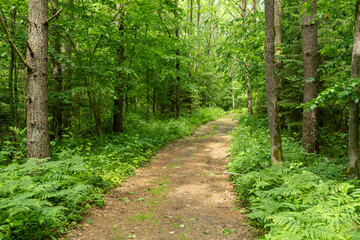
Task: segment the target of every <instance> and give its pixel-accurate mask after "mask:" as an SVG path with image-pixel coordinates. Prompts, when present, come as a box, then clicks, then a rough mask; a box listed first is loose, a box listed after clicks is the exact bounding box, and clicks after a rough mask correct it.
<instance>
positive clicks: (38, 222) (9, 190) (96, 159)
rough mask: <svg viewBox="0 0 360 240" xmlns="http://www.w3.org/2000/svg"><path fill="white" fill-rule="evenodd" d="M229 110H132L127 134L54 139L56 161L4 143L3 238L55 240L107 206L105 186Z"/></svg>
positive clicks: (0, 180)
mask: <svg viewBox="0 0 360 240" xmlns="http://www.w3.org/2000/svg"><path fill="white" fill-rule="evenodd" d="M224 114H225V113H224V111H223V110H221V109H211V108H207V109H201V110H199V111H197V112H195V113H194V114H192V115H186V116H183V117H180V118H179V119H177V120H175V119H168V120H159V119H155V118H153V119H150V120H149V121H147V120H146V119H144V117H143V116H142V115H138V114H130V115H129V116H128V119H127V121H126V123H125V126H126V128H125V131H124V133H121V134H112V135H106V136H105V137H104V139H97V138H74V137H73V136H72V134H68V135H65V136H64V138H63V140H61V141H60V142H52V145H53V155H52V157H51V160H50V159H42V160H37V159H30V160H28V161H27V160H26V159H24V157H23V156H24V155H23V154H24V148H23V147H21V148H20V147H19V149H21V151H20V150H16V147H17V146H14V147H13V146H12V145H11V143H9V144H8V145H5V147H4V148H3V149H2V151H0V240H1V239H56V237H57V236H58V235H59V234H62V233H64V232H65V231H66V229H67V228H68V227H71V226H73V225H74V224H76V222H77V221H79V220H80V219H81V216H82V214H83V213H84V212H85V211H87V210H89V209H91V207H92V206H93V205H97V206H99V207H102V206H103V205H104V200H103V193H104V191H106V190H107V189H109V188H111V187H114V186H116V185H119V184H120V183H121V182H122V181H124V179H126V178H127V177H128V176H130V175H132V174H133V173H134V169H135V168H137V167H139V166H142V165H144V163H146V162H147V161H149V159H150V157H151V156H152V155H153V154H154V153H155V152H156V151H158V150H159V149H160V148H161V147H162V146H164V145H165V144H167V143H169V142H170V141H173V140H175V139H177V138H180V137H182V136H184V135H189V134H191V133H192V132H193V131H194V130H195V128H196V127H198V126H199V125H201V124H202V123H205V122H207V121H210V120H214V119H216V118H219V117H221V116H223V115H224ZM17 151H19V152H17ZM8 153H9V154H8ZM10 154H12V155H13V156H17V157H16V161H14V159H15V158H14V157H13V158H12V159H13V160H11V158H9V156H10ZM20 156H22V159H20ZM11 162H13V163H11ZM21 163H23V164H21Z"/></svg>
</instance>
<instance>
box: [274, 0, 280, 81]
mask: <svg viewBox="0 0 360 240" xmlns="http://www.w3.org/2000/svg"><path fill="white" fill-rule="evenodd" d="M274 21H275V22H274V24H275V55H276V56H277V58H276V59H275V68H276V70H280V68H281V60H280V59H279V55H280V53H281V48H280V44H281V0H275V20H274ZM276 81H277V87H278V88H280V87H281V79H280V77H279V76H278V75H276Z"/></svg>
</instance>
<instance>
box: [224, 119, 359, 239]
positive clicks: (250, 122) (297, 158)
mask: <svg viewBox="0 0 360 240" xmlns="http://www.w3.org/2000/svg"><path fill="white" fill-rule="evenodd" d="M266 125H267V121H266V118H264V117H262V116H254V117H252V118H245V117H242V118H241V121H240V123H239V127H238V128H237V130H236V131H235V132H234V142H233V148H232V160H231V162H230V163H229V168H230V170H231V171H232V172H237V173H240V174H243V176H239V177H236V178H235V179H234V184H235V187H236V191H237V193H238V194H239V196H240V198H241V200H242V204H243V205H244V206H247V207H248V208H249V209H250V210H251V212H250V213H249V214H248V216H249V217H250V218H252V219H254V220H256V222H257V224H258V225H259V226H261V227H262V228H264V229H265V230H266V231H267V234H265V235H264V237H263V238H264V239H289V240H290V239H291V240H293V239H358V238H359V237H360V232H359V231H357V226H358V224H359V223H360V218H359V213H360V198H359V197H360V194H359V191H360V190H359V189H356V188H355V186H356V185H354V183H356V182H347V181H346V176H345V175H344V174H345V173H346V172H345V171H344V170H345V165H344V163H343V158H340V159H334V158H333V159H331V160H329V159H328V158H327V157H325V156H316V155H307V154H304V152H303V151H302V148H301V147H300V144H299V143H296V142H294V140H293V139H292V138H289V137H284V138H283V151H284V162H283V163H282V164H280V165H275V166H271V163H270V153H269V152H270V144H269V140H268V134H267V131H266Z"/></svg>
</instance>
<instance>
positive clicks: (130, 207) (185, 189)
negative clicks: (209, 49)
mask: <svg viewBox="0 0 360 240" xmlns="http://www.w3.org/2000/svg"><path fill="white" fill-rule="evenodd" d="M236 123H237V121H236V120H234V116H233V115H227V116H225V117H224V118H221V119H218V120H215V121H212V122H209V123H207V124H205V125H203V126H201V127H200V128H199V129H198V130H197V131H196V132H195V133H194V134H193V136H191V137H186V138H182V139H179V140H177V141H175V142H174V143H172V144H170V145H168V146H167V147H165V148H164V149H163V150H162V151H161V152H159V153H158V154H157V155H156V156H155V157H154V158H153V159H152V161H151V163H149V164H148V165H147V166H146V167H144V168H141V169H138V170H136V175H135V176H134V177H132V178H130V179H128V180H127V181H126V182H125V183H124V184H123V185H122V186H121V187H118V188H116V189H113V191H112V193H110V194H108V195H107V196H106V206H105V207H104V208H102V209H95V210H93V211H91V212H90V213H88V214H87V215H86V216H85V218H84V220H83V222H82V223H81V225H82V229H77V230H74V231H72V232H70V233H69V234H68V235H67V236H65V237H66V239H69V240H70V239H78V240H80V239H84V240H85V239H86V240H90V239H92V240H95V239H96V240H108V239H109V240H113V239H114V240H115V239H141V240H147V239H149V240H162V239H164V240H172V239H179V240H180V239H181V240H185V239H194V240H201V239H206V240H210V239H242V240H245V239H254V237H253V234H252V232H251V231H250V227H249V226H248V223H247V222H246V219H245V217H244V216H243V215H242V214H241V212H240V211H239V210H234V202H233V199H234V195H233V193H232V189H233V187H232V184H231V182H230V181H228V180H227V179H228V177H229V176H228V175H225V174H224V173H223V172H224V168H225V166H226V164H227V155H228V150H229V148H230V144H231V135H230V131H232V130H233V129H234V127H235V126H236ZM89 222H90V223H91V224H89Z"/></svg>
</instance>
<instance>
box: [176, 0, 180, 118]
mask: <svg viewBox="0 0 360 240" xmlns="http://www.w3.org/2000/svg"><path fill="white" fill-rule="evenodd" d="M177 18H178V1H177V0H175V19H177ZM175 36H176V38H177V39H178V40H180V30H179V26H178V25H176V28H175ZM176 55H177V56H178V59H176V70H177V71H178V73H177V75H176V101H175V116H176V118H178V117H179V114H180V80H181V78H180V59H179V56H180V50H179V49H176Z"/></svg>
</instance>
